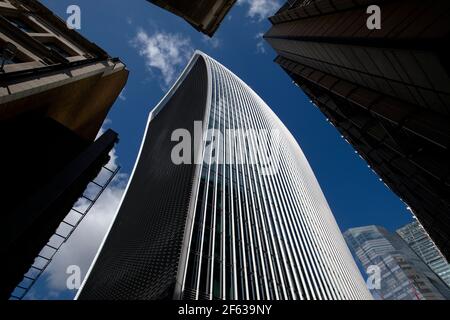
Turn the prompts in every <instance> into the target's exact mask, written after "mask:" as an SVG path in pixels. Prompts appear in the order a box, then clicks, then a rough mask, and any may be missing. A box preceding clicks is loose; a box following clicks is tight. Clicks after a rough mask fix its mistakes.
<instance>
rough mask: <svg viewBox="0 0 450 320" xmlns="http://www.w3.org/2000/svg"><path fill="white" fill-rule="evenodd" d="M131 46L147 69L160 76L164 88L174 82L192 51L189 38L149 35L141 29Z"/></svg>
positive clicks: (176, 34)
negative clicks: (143, 60)
mask: <svg viewBox="0 0 450 320" xmlns="http://www.w3.org/2000/svg"><path fill="white" fill-rule="evenodd" d="M131 44H132V45H133V46H134V47H135V48H137V50H138V52H139V55H141V56H142V57H144V59H145V64H146V66H147V68H148V69H149V70H150V71H151V72H153V71H155V70H156V71H158V72H159V73H160V74H161V77H162V80H163V81H164V85H165V86H168V85H170V84H171V83H172V82H173V81H174V80H175V78H176V76H177V74H178V72H179V71H180V69H181V68H182V67H184V65H185V64H186V62H187V61H188V60H189V58H190V57H191V55H192V54H193V51H194V49H193V47H192V44H191V40H190V38H186V37H184V36H182V35H181V34H178V33H168V32H164V31H159V32H155V33H153V34H151V35H149V34H148V33H147V32H145V31H144V30H142V29H141V30H139V31H138V32H137V34H136V36H135V37H134V39H133V40H132V41H131Z"/></svg>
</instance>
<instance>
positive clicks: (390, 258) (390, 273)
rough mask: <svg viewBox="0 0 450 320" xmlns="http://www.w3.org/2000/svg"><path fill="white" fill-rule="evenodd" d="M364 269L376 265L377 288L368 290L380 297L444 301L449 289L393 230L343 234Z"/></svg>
mask: <svg viewBox="0 0 450 320" xmlns="http://www.w3.org/2000/svg"><path fill="white" fill-rule="evenodd" d="M344 237H345V239H346V241H347V244H348V245H349V247H350V248H351V249H352V251H353V252H354V254H355V256H356V257H358V259H359V261H360V262H361V264H362V266H363V267H364V269H365V270H368V268H369V267H371V266H377V267H378V268H379V270H380V271H381V274H380V275H381V282H380V287H379V288H375V289H373V290H371V292H372V294H373V296H374V297H376V298H378V299H382V300H447V299H450V289H449V288H448V287H447V286H446V284H445V283H444V282H443V281H442V280H441V279H440V278H439V277H438V276H437V275H436V274H435V273H434V272H433V271H432V270H431V269H430V268H429V267H428V266H427V265H426V264H425V263H424V262H423V260H422V259H421V258H420V257H419V256H418V255H417V254H415V252H414V251H413V250H412V249H411V248H409V247H408V245H407V244H406V243H405V241H403V240H402V238H400V236H399V235H397V234H396V233H391V232H389V231H387V230H386V229H384V228H382V227H378V226H367V227H360V228H353V229H350V230H348V231H346V232H345V233H344Z"/></svg>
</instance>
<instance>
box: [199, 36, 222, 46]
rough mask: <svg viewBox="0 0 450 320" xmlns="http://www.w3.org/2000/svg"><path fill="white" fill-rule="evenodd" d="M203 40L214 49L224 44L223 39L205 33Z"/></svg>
mask: <svg viewBox="0 0 450 320" xmlns="http://www.w3.org/2000/svg"><path fill="white" fill-rule="evenodd" d="M202 41H203V42H204V43H206V44H207V45H209V46H210V47H212V48H213V49H217V48H219V47H220V46H222V40H221V39H219V38H217V37H214V38H210V37H208V36H206V35H204V36H203V39H202Z"/></svg>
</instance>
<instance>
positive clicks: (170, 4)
mask: <svg viewBox="0 0 450 320" xmlns="http://www.w3.org/2000/svg"><path fill="white" fill-rule="evenodd" d="M147 1H149V2H151V3H153V4H155V5H157V6H159V7H161V8H163V9H166V10H167V11H170V12H172V13H173V14H176V15H177V16H179V17H181V18H183V19H184V20H186V21H187V22H189V23H190V24H191V25H192V26H193V27H194V28H195V29H197V30H198V31H200V32H203V33H204V34H206V35H208V36H210V37H212V36H213V35H214V33H215V32H216V30H217V28H219V25H220V23H221V22H222V20H223V19H224V18H225V16H226V14H227V13H228V11H229V10H230V9H231V8H232V7H233V5H234V4H235V2H236V0H190V1H179V0H147Z"/></svg>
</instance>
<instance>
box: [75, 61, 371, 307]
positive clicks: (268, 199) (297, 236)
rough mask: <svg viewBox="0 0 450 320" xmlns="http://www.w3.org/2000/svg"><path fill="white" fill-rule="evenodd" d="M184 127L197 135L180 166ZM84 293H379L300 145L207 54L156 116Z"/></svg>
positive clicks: (268, 296)
mask: <svg viewBox="0 0 450 320" xmlns="http://www.w3.org/2000/svg"><path fill="white" fill-rule="evenodd" d="M196 122H197V125H196V124H195V123H196ZM180 130H182V131H183V132H184V133H185V134H188V135H189V136H190V137H196V136H197V138H194V139H192V140H191V141H192V142H193V145H191V144H190V143H188V148H189V149H192V154H191V152H188V151H187V150H185V152H186V154H187V153H189V154H191V156H192V157H191V156H189V157H188V159H185V160H186V161H183V163H178V162H177V163H175V162H174V160H173V157H172V156H173V150H174V147H175V146H177V145H179V144H178V143H176V142H174V141H173V139H172V137H173V134H174V133H175V132H180ZM212 132H215V133H214V137H215V138H213V137H212V136H211V134H212ZM219 132H220V134H221V135H222V137H223V139H221V138H220V135H219ZM202 137H203V138H204V139H202ZM183 141H184V142H186V141H187V140H183ZM192 159H195V161H193V160H192ZM78 298H79V299H81V300H96V299H100V300H101V299H106V300H112V299H119V300H121V299H187V300H191V299H192V300H197V299H199V300H204V299H206V300H210V299H220V300H223V299H225V300H236V299H239V300H277V299H281V300H291V299H292V300H313V299H318V300H319V299H323V300H352V299H372V296H371V295H370V293H369V292H368V290H367V288H366V286H365V283H364V281H363V279H362V277H361V274H360V272H359V270H358V268H357V266H356V264H355V261H354V260H353V257H352V255H351V253H350V251H349V249H348V247H347V245H346V243H345V240H344V239H343V237H342V234H341V232H340V231H339V227H338V225H337V223H336V221H335V219H334V217H333V214H332V212H331V210H330V208H329V206H328V204H327V201H326V199H325V197H324V195H323V193H322V191H321V189H320V186H319V184H318V182H317V180H316V178H315V176H314V173H313V171H312V170H311V167H310V166H309V164H308V161H307V160H306V158H305V156H304V154H303V152H302V151H301V149H300V147H299V145H298V144H297V142H296V141H295V139H294V138H293V137H292V135H291V134H290V133H289V131H288V130H287V129H286V127H285V126H284V125H283V123H282V122H281V121H280V120H279V119H278V117H277V116H276V115H275V114H274V113H273V111H272V110H271V109H270V108H269V106H267V104H266V103H264V101H263V100H262V99H261V98H260V97H259V96H258V95H257V94H256V93H255V92H254V91H253V90H252V89H251V88H250V87H249V86H248V85H247V84H245V83H244V82H243V81H242V80H241V79H239V78H238V77H237V76H236V75H234V74H233V73H232V72H231V71H230V70H228V69H227V68H226V67H224V66H223V65H221V64H220V63H219V62H217V61H215V60H214V59H212V58H210V57H209V56H207V55H206V54H203V53H201V52H196V53H195V55H194V56H193V58H192V59H191V61H190V63H189V64H188V66H187V67H186V69H185V71H184V72H183V74H182V75H181V77H180V78H179V79H178V81H177V82H176V83H175V84H174V86H173V88H172V89H171V90H170V91H169V92H168V93H167V95H166V96H165V97H164V99H163V100H162V101H161V102H160V104H158V106H157V107H156V108H155V109H154V110H153V111H152V112H151V114H150V116H149V120H148V125H147V130H146V133H145V135H144V138H143V142H142V147H141V150H140V152H139V156H138V159H137V162H136V165H135V169H134V170H133V175H132V177H131V179H130V182H129V185H128V187H127V192H126V194H125V196H124V198H123V201H122V203H121V206H120V208H119V210H118V213H117V215H116V218H115V220H114V223H113V225H112V227H111V229H110V231H109V232H108V234H107V236H106V238H105V241H104V244H103V245H102V247H101V248H100V249H99V253H98V255H97V258H96V260H95V261H94V262H93V264H92V266H91V269H90V271H89V272H88V275H87V276H86V280H85V282H84V285H83V287H82V288H81V289H80V293H79V295H78Z"/></svg>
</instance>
